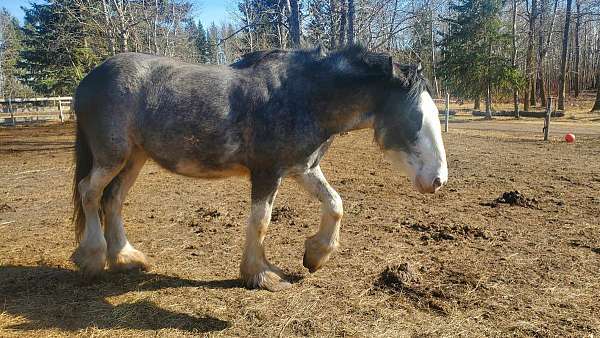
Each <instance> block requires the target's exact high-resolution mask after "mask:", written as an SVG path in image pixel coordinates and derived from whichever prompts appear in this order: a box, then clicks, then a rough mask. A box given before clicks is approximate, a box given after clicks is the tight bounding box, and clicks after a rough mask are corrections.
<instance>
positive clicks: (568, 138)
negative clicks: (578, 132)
mask: <svg viewBox="0 0 600 338" xmlns="http://www.w3.org/2000/svg"><path fill="white" fill-rule="evenodd" d="M565 141H567V143H573V142H575V135H573V134H571V133H568V134H567V135H565Z"/></svg>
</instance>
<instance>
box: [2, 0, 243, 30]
mask: <svg viewBox="0 0 600 338" xmlns="http://www.w3.org/2000/svg"><path fill="white" fill-rule="evenodd" d="M30 2H43V0H0V7H5V8H6V9H7V10H8V11H9V12H10V13H12V15H14V16H16V17H17V18H18V19H19V22H21V23H22V22H23V16H24V15H25V14H24V13H23V11H22V10H21V8H20V7H21V6H24V7H28V6H29V3H30ZM195 2H198V3H199V6H198V8H196V13H195V15H194V16H195V17H196V19H200V20H202V24H203V25H204V27H207V26H208V25H209V24H210V23H211V22H213V21H214V22H215V23H217V24H218V23H221V22H224V21H230V20H231V19H230V16H229V12H230V9H232V8H233V7H234V6H233V2H232V0H197V1H195Z"/></svg>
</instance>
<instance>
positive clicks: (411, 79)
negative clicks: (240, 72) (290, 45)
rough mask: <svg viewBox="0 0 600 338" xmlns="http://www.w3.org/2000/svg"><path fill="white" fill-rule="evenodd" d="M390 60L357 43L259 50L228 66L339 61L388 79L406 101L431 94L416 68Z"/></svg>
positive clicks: (427, 83) (329, 62)
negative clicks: (404, 92)
mask: <svg viewBox="0 0 600 338" xmlns="http://www.w3.org/2000/svg"><path fill="white" fill-rule="evenodd" d="M390 59H391V56H390V55H389V54H388V53H377V52H370V51H368V50H367V48H365V47H364V46H362V45H360V44H353V45H350V46H347V47H344V48H342V49H338V50H336V51H332V52H326V51H324V48H323V47H321V46H319V47H317V48H309V49H295V50H284V49H274V50H260V51H255V52H250V53H246V54H244V55H243V56H242V57H241V58H240V59H239V60H238V61H236V62H234V63H232V64H231V65H230V67H232V68H235V69H245V68H251V67H255V66H258V65H261V64H266V63H268V62H272V61H282V60H286V61H287V62H289V63H292V62H293V63H317V62H319V61H322V60H325V62H326V63H328V64H331V65H333V64H335V63H336V62H340V61H342V60H343V61H346V62H347V63H348V64H349V65H354V66H356V65H363V66H366V69H365V71H366V72H367V73H368V74H369V75H374V76H381V77H387V78H389V79H390V80H391V83H392V84H395V85H398V86H401V87H402V88H405V89H406V90H407V92H408V98H409V99H416V98H418V96H419V95H420V94H421V93H422V92H423V91H427V92H428V93H432V92H433V91H432V88H431V85H430V83H429V81H427V79H426V78H425V77H424V76H423V74H422V72H421V71H420V67H419V66H417V65H413V64H399V63H393V64H392V65H390V64H389V62H390V61H389V60H390ZM286 61H284V62H286ZM390 66H391V67H390ZM363 68H364V67H363ZM358 69H359V68H357V70H358ZM357 75H358V74H357ZM362 75H365V74H362Z"/></svg>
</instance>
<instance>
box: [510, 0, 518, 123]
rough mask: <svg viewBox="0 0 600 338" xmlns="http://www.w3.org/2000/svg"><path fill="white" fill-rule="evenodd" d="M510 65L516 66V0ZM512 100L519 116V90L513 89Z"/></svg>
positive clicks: (516, 114) (513, 11) (513, 5)
mask: <svg viewBox="0 0 600 338" xmlns="http://www.w3.org/2000/svg"><path fill="white" fill-rule="evenodd" d="M512 48H513V50H512V59H511V61H512V66H513V67H516V66H517V0H513V1H512ZM513 102H514V112H515V117H516V118H519V117H520V114H519V90H518V89H517V88H515V89H514V90H513Z"/></svg>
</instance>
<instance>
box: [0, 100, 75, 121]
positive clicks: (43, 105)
mask: <svg viewBox="0 0 600 338" xmlns="http://www.w3.org/2000/svg"><path fill="white" fill-rule="evenodd" d="M72 102H73V98H72V97H70V96H58V97H31V98H9V99H6V98H5V99H0V124H9V125H13V126H14V125H16V124H17V123H28V122H45V121H53V120H60V122H64V121H65V120H66V119H70V118H73V117H74V115H73V114H72V113H71V106H72Z"/></svg>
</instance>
